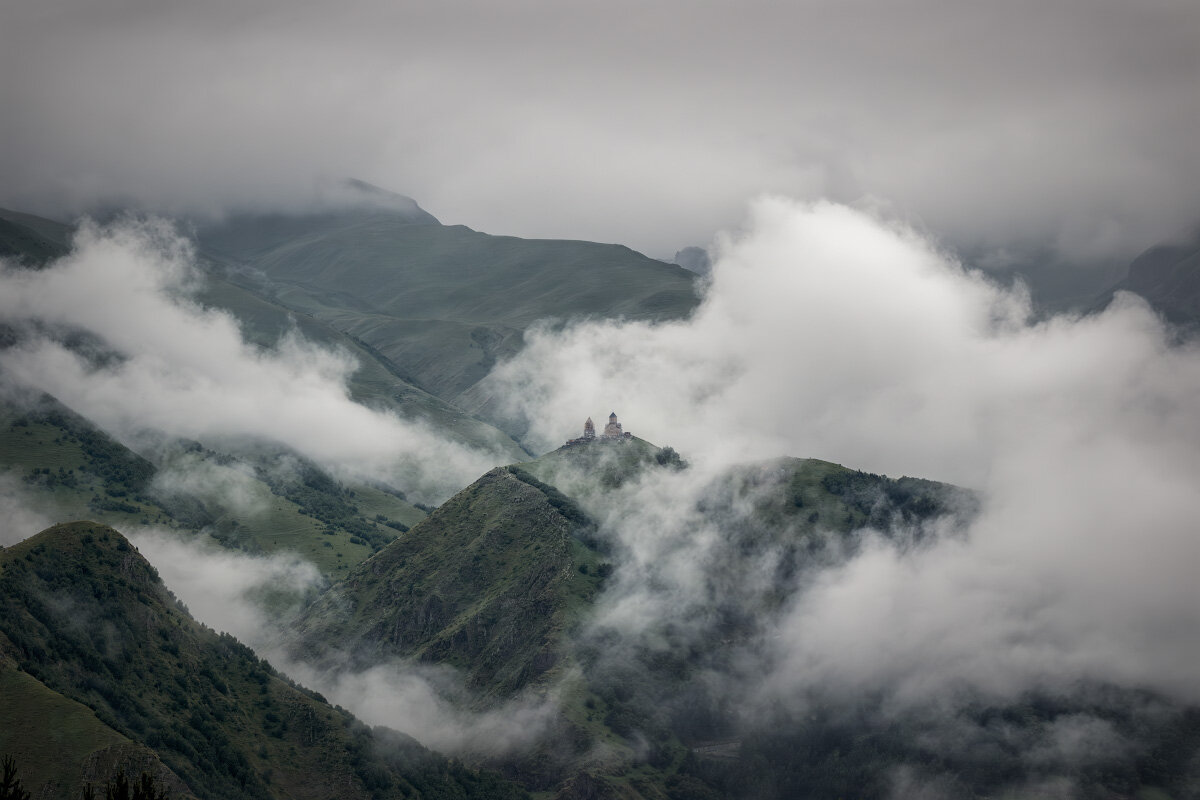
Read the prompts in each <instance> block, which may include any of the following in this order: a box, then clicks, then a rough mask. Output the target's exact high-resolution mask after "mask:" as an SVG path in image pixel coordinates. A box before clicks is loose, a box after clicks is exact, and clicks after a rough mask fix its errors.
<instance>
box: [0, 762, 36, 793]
mask: <svg viewBox="0 0 1200 800" xmlns="http://www.w3.org/2000/svg"><path fill="white" fill-rule="evenodd" d="M0 800H29V792H27V791H25V787H23V786H22V785H21V779H20V778H18V777H17V762H16V761H15V760H14V759H13V757H12V756H5V757H4V762H3V764H2V765H0Z"/></svg>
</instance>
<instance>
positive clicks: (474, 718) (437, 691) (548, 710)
mask: <svg viewBox="0 0 1200 800" xmlns="http://www.w3.org/2000/svg"><path fill="white" fill-rule="evenodd" d="M126 535H127V536H128V537H129V539H130V541H132V542H133V543H134V544H135V545H136V546H137V548H138V550H139V551H140V552H141V554H142V555H143V556H145V557H146V559H147V560H149V561H150V563H151V564H153V565H154V566H155V567H156V568H157V569H158V572H159V575H160V576H161V577H162V579H163V582H164V583H165V584H166V585H167V587H168V588H169V589H170V590H171V591H172V592H174V594H175V595H176V597H178V598H179V599H180V600H181V601H182V602H183V603H184V605H186V606H187V607H188V610H189V611H190V612H191V614H192V616H193V617H195V618H196V619H197V620H199V621H200V622H203V623H204V624H206V625H208V626H209V627H211V628H213V629H214V630H218V631H225V632H228V633H231V634H233V635H234V636H236V637H237V638H238V639H240V640H241V641H242V642H243V643H245V644H247V645H249V646H250V647H252V648H254V649H255V650H256V651H257V652H258V653H259V654H260V655H262V656H263V657H265V658H267V659H269V660H270V662H271V663H272V665H273V666H275V667H276V668H278V669H280V670H282V671H283V672H285V673H286V674H287V675H289V676H290V677H292V678H294V679H296V680H298V681H300V682H301V683H302V684H304V685H305V686H308V687H309V688H312V689H315V690H317V691H319V692H321V693H322V694H323V695H324V696H325V697H326V698H327V699H328V700H329V701H330V702H331V703H335V704H337V705H340V706H342V707H344V708H348V709H349V710H350V711H352V712H353V713H354V714H355V715H356V716H358V717H359V718H360V719H362V720H363V721H365V722H367V723H368V724H371V725H384V726H386V727H389V728H392V729H393V730H397V731H401V732H402V733H407V734H409V735H411V736H413V737H414V738H416V739H418V740H419V741H420V742H421V743H422V744H425V745H427V746H429V747H433V748H436V749H438V750H441V751H443V752H447V753H454V754H459V755H470V756H474V757H480V756H483V757H498V756H505V755H510V754H513V753H519V752H521V751H523V750H524V749H525V748H527V747H529V746H531V745H533V744H535V743H536V742H538V741H539V739H540V738H541V737H542V736H543V735H545V733H546V731H547V730H548V728H549V727H550V726H551V725H552V724H553V722H554V721H555V720H556V718H557V710H556V709H557V704H556V699H555V698H554V697H553V696H537V697H535V696H530V697H521V698H517V699H514V700H510V701H508V702H506V703H503V704H501V705H500V706H499V707H496V708H492V709H491V710H488V711H472V710H470V707H471V706H472V705H474V703H473V700H474V698H472V697H471V695H470V692H469V691H468V690H467V688H466V687H465V686H464V685H463V682H462V679H461V677H460V676H459V675H458V673H456V672H455V671H454V670H453V669H452V668H450V667H446V666H439V665H430V664H424V665H422V664H412V663H406V662H402V661H395V662H391V663H386V664H378V665H375V666H372V667H370V668H368V669H360V670H352V669H349V668H345V667H333V668H329V667H322V668H317V667H316V666H314V665H311V664H308V663H306V662H304V661H302V660H298V659H293V658H290V657H289V656H288V655H287V654H286V647H285V646H284V643H285V642H286V640H287V638H288V632H287V620H288V616H289V613H290V611H289V609H296V608H298V607H299V606H300V605H301V604H302V603H303V602H304V601H305V600H306V599H308V598H309V597H310V596H311V593H312V592H314V591H317V590H319V589H321V588H323V586H324V584H325V581H324V579H323V578H322V577H321V574H320V572H319V571H318V570H317V568H316V567H314V566H313V565H312V564H310V563H308V562H307V561H304V560H303V559H301V558H299V557H298V556H295V555H290V554H276V555H271V556H252V555H247V554H245V553H240V552H236V551H231V550H228V549H225V548H223V547H221V546H220V545H218V544H217V543H216V542H214V541H212V540H210V539H208V538H207V537H194V538H193V537H185V536H181V535H180V534H179V533H178V532H171V531H163V530H157V529H153V528H131V529H128V530H127V531H126ZM325 660H326V661H328V660H329V659H328V658H326V659H325Z"/></svg>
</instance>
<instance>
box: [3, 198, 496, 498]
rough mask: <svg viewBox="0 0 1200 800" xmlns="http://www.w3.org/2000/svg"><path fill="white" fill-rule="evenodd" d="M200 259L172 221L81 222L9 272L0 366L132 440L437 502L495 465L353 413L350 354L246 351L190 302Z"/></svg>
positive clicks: (395, 423) (398, 425) (221, 315)
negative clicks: (216, 452)
mask: <svg viewBox="0 0 1200 800" xmlns="http://www.w3.org/2000/svg"><path fill="white" fill-rule="evenodd" d="M193 259H194V253H193V252H192V248H191V245H190V243H189V242H188V241H187V240H185V239H183V238H182V237H180V236H179V235H178V234H177V233H176V232H175V231H174V230H173V229H172V228H171V227H170V226H169V225H168V224H166V223H164V222H156V221H149V222H137V223H134V222H130V223H126V224H120V225H116V226H114V227H108V228H101V227H98V226H96V225H92V224H85V225H84V226H83V228H82V229H81V230H80V232H79V234H78V235H77V238H76V242H75V247H74V250H73V251H72V252H71V254H69V255H68V256H66V257H64V258H63V259H61V260H59V261H57V262H55V263H53V264H52V265H50V266H48V267H47V268H45V269H43V270H40V271H29V270H23V269H19V268H15V267H8V268H4V269H2V270H0V320H2V321H4V322H6V323H7V324H9V325H11V326H15V327H18V328H20V329H22V330H23V331H24V336H23V338H21V340H20V341H19V342H18V343H17V344H16V345H14V346H12V347H9V348H7V349H5V350H3V351H0V368H2V369H3V371H4V373H5V375H6V376H7V377H8V378H9V379H10V380H13V381H15V382H17V383H19V384H21V385H23V386H25V387H31V388H35V389H37V390H40V391H44V392H47V393H49V394H51V395H54V396H55V397H57V398H58V399H60V400H61V401H62V402H64V403H65V404H67V405H68V406H70V407H71V408H73V409H75V410H76V411H78V412H80V413H81V414H83V415H84V416H86V417H88V418H89V419H91V420H93V421H95V422H96V423H97V424H99V425H100V426H101V427H103V428H104V429H105V430H107V431H109V432H112V433H114V434H115V435H117V436H118V437H120V438H123V439H125V440H126V441H132V440H136V439H137V438H138V437H139V436H141V435H145V434H165V435H167V436H170V437H187V438H192V439H200V440H205V441H210V442H220V441H224V442H226V443H232V444H236V443H239V442H245V441H247V440H260V441H263V440H265V441H274V442H278V443H282V444H284V445H286V446H288V447H291V448H293V449H295V450H296V451H297V452H299V453H301V454H303V455H305V456H307V457H309V458H311V459H313V460H314V461H317V462H318V463H320V464H322V465H323V466H326V467H328V468H335V469H340V470H344V471H349V472H351V473H354V474H358V475H369V476H372V477H374V478H376V479H384V480H392V481H396V482H399V483H401V484H402V485H404V488H406V489H412V490H414V491H415V492H416V494H417V495H418V496H422V495H423V496H427V497H441V496H445V495H446V494H448V493H449V492H451V491H453V490H454V489H457V488H458V487H461V486H462V485H464V484H466V483H468V482H469V481H470V480H472V479H474V478H475V477H476V476H478V475H479V474H481V473H482V472H484V471H486V470H487V469H488V468H489V467H491V466H493V465H494V463H495V461H496V460H497V456H495V455H494V454H491V453H485V452H479V451H475V450H472V449H469V448H467V447H465V446H462V445H459V444H456V443H453V442H450V441H447V440H445V439H443V438H441V437H440V436H439V435H437V434H436V433H434V432H433V431H431V430H430V429H429V428H427V427H425V426H424V425H422V424H419V423H416V422H413V421H410V420H406V419H402V418H400V417H398V416H396V415H395V414H390V413H385V412H381V411H376V410H372V409H369V408H366V407H364V406H362V405H359V404H357V403H355V402H353V401H352V400H351V399H350V397H349V395H348V393H347V389H346V381H347V380H348V378H349V376H350V375H351V374H352V373H353V371H354V370H355V369H356V363H355V361H354V359H353V358H352V357H351V356H350V355H349V354H347V353H345V352H343V351H338V350H331V349H326V348H322V347H318V346H316V345H314V344H312V343H310V342H308V341H306V340H304V339H303V338H302V337H301V336H300V335H299V334H298V333H295V332H293V333H290V334H288V335H286V336H284V337H283V338H282V339H281V340H280V341H279V342H278V343H277V344H276V345H275V346H274V347H271V348H267V349H262V348H257V347H254V346H252V345H250V344H248V343H247V342H246V341H245V340H244V338H243V337H242V335H241V331H240V330H239V328H238V323H237V321H236V320H235V319H234V318H233V317H232V316H231V315H229V314H227V313H225V312H222V311H219V310H216V309H212V308H204V307H201V306H199V305H198V304H196V303H195V302H194V301H192V300H191V299H190V297H191V292H192V291H193V290H194V289H195V288H196V287H197V286H198V284H199V282H200V281H202V280H203V276H202V275H201V274H200V272H199V271H198V270H197V269H196V267H195V266H194V263H193ZM80 334H83V341H85V342H87V343H88V347H86V348H84V347H80V346H78V341H79V340H80V339H81V337H80ZM68 337H73V338H74V340H75V341H76V344H75V346H73V347H68V346H67V345H66V344H64V342H65V341H67V339H68ZM87 351H90V353H91V357H87V356H85V355H84V353H85V352H87Z"/></svg>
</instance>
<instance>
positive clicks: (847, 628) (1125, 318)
mask: <svg viewBox="0 0 1200 800" xmlns="http://www.w3.org/2000/svg"><path fill="white" fill-rule="evenodd" d="M720 251H721V252H720V257H719V258H718V260H717V262H716V264H715V266H714V277H713V284H712V287H711V290H710V292H709V295H708V297H707V298H706V299H705V301H704V304H703V306H702V307H701V308H700V309H699V310H698V311H697V313H696V315H695V316H694V318H693V319H691V320H689V321H686V322H679V323H669V324H663V325H645V324H624V323H619V322H607V323H589V324H584V325H577V326H575V327H572V328H568V329H567V330H565V331H563V332H559V333H556V332H552V331H549V330H544V331H540V332H538V333H535V334H534V335H533V336H532V337H531V341H530V344H529V346H528V347H527V349H526V350H525V351H523V352H522V353H521V354H520V355H518V356H517V357H516V358H515V359H514V360H513V361H511V362H509V363H507V364H504V365H502V366H501V367H499V368H498V369H497V370H496V372H495V373H494V375H493V377H492V380H493V381H494V382H495V387H496V388H497V389H498V390H504V389H507V390H508V394H509V396H510V397H511V398H513V404H514V410H515V411H516V412H517V413H522V414H524V415H525V416H527V417H528V419H529V420H530V421H531V424H532V432H533V436H534V437H536V438H538V439H539V441H540V443H542V444H544V445H550V444H552V443H554V442H555V440H557V439H561V438H565V437H564V433H569V432H571V431H573V430H575V429H576V428H577V427H578V424H579V422H578V420H579V419H580V418H581V417H583V416H584V415H586V414H588V413H593V414H594V413H595V411H596V409H599V408H603V409H607V408H609V407H610V406H611V407H613V408H615V409H616V410H617V411H618V412H619V413H620V414H621V417H622V420H623V421H624V423H625V425H626V427H627V428H628V429H630V430H632V431H633V432H634V433H636V434H638V435H641V436H643V437H645V438H647V439H650V440H651V441H655V442H657V443H659V444H669V445H672V446H674V447H676V448H677V449H679V450H680V451H681V452H682V453H683V454H684V456H685V457H688V458H691V459H692V460H693V461H694V462H695V464H696V474H697V476H698V479H697V480H696V481H695V484H694V485H693V486H691V487H690V488H689V486H688V485H687V484H686V482H684V481H682V479H680V478H677V477H668V478H666V479H664V481H665V482H664V483H663V484H662V485H660V486H658V487H652V486H642V487H637V488H636V490H635V491H631V492H628V493H627V494H626V495H625V496H624V497H625V499H626V500H627V501H630V502H633V501H637V500H639V495H638V493H641V495H642V497H641V498H640V499H643V500H646V501H647V502H646V504H645V505H641V506H639V505H632V506H630V507H628V508H625V509H624V510H623V511H622V512H621V513H615V512H614V514H613V516H612V518H611V519H610V520H609V522H610V525H611V530H612V531H613V532H614V534H615V535H617V536H619V537H623V539H624V540H625V543H626V545H627V547H628V550H629V552H630V553H631V554H633V555H632V558H633V561H634V563H635V564H647V563H649V564H652V565H653V566H654V569H653V572H652V573H651V577H648V578H647V579H646V580H643V581H641V584H639V585H640V588H641V590H644V591H645V593H647V594H649V595H652V596H653V595H656V594H657V595H658V597H659V599H665V598H668V597H670V596H674V595H677V594H679V593H688V592H691V595H690V596H693V597H694V596H696V594H695V591H696V584H697V582H698V581H700V580H712V579H714V576H717V575H718V573H719V571H720V570H722V569H726V568H727V565H725V564H721V563H712V562H711V561H710V562H705V560H704V558H703V555H704V553H705V552H706V548H707V545H706V542H708V540H709V538H710V537H711V536H712V535H713V532H712V531H710V530H708V529H707V528H706V527H704V526H703V525H697V524H695V520H694V519H693V517H695V515H694V514H688V513H686V512H687V509H688V504H689V503H691V502H694V501H695V499H696V498H698V497H700V496H701V495H700V494H699V493H698V492H699V490H700V488H701V487H702V486H703V481H704V480H707V479H708V477H709V476H711V475H713V474H716V472H717V471H718V470H719V468H720V467H721V466H722V465H728V464H730V463H734V462H736V461H739V460H744V459H750V458H756V459H757V458H767V457H773V456H778V455H783V454H789V455H797V456H814V457H819V458H825V459H828V460H834V461H838V462H841V463H844V464H847V465H848V466H851V467H856V468H861V469H867V470H869V471H873V472H883V473H887V474H891V475H901V474H908V475H918V476H922V477H931V478H937V479H942V480H948V481H952V482H957V483H960V484H963V485H967V486H970V487H972V488H976V489H979V490H980V491H981V493H982V498H983V508H982V511H981V513H980V515H979V517H978V518H977V519H976V521H975V522H974V523H973V524H972V526H971V528H970V530H969V531H968V534H967V536H966V537H965V538H962V537H946V538H944V539H942V540H941V541H940V542H939V543H937V544H936V545H935V546H933V547H929V548H920V549H916V550H905V551H901V550H899V549H897V548H895V547H893V546H891V545H889V544H887V543H886V542H885V541H883V540H879V541H875V542H873V543H869V544H868V546H867V547H865V548H864V550H863V551H862V552H861V554H859V555H858V556H857V557H855V558H853V559H852V560H851V561H850V562H849V563H847V564H845V565H844V566H842V567H840V568H837V569H833V570H829V571H827V572H825V573H823V574H822V575H821V577H820V578H819V580H818V581H817V582H816V583H815V585H813V586H812V587H810V588H809V589H808V590H807V591H805V592H803V593H802V594H801V595H800V596H799V597H798V598H796V599H795V601H794V602H793V603H792V604H791V605H790V606H789V607H788V608H787V609H786V610H785V613H784V614H783V616H782V618H781V621H780V624H779V627H778V629H777V630H775V631H774V633H775V634H776V636H777V638H775V639H773V640H771V641H772V647H773V649H774V651H775V656H776V657H777V659H778V662H777V663H778V667H777V669H775V670H774V672H773V673H772V675H771V678H770V680H769V681H768V682H767V683H766V684H765V685H764V687H763V691H764V693H765V695H766V697H768V698H771V699H772V700H773V701H777V700H779V699H785V700H786V699H789V698H798V697H800V696H801V695H802V694H803V693H804V690H805V689H807V688H811V687H825V688H830V689H840V690H842V691H845V692H848V693H855V692H860V691H862V690H865V689H872V688H874V689H882V688H886V689H888V690H889V691H890V693H891V696H892V698H893V700H895V701H896V702H900V703H905V704H907V703H910V702H911V703H920V702H925V701H927V700H929V699H930V698H931V697H934V696H939V695H940V696H942V697H949V696H953V693H952V692H948V690H949V689H951V688H955V687H957V688H969V689H972V690H975V691H982V692H986V693H992V694H995V695H997V696H1011V695H1012V694H1013V693H1016V692H1020V691H1023V690H1026V689H1030V688H1035V687H1044V686H1064V685H1069V684H1070V683H1071V682H1072V681H1075V680H1079V679H1094V680H1100V681H1113V682H1116V683H1118V684H1120V685H1124V686H1131V687H1142V688H1152V689H1155V690H1158V691H1161V692H1164V693H1167V694H1169V695H1171V696H1173V697H1177V698H1182V699H1185V700H1193V701H1194V700H1197V699H1200V681H1197V679H1196V677H1195V673H1194V671H1193V670H1190V669H1189V668H1188V665H1189V664H1192V663H1195V661H1196V659H1197V657H1200V612H1198V611H1197V609H1200V588H1197V587H1198V585H1197V583H1196V582H1195V581H1194V580H1193V579H1192V576H1191V570H1192V567H1193V565H1195V564H1196V563H1200V537H1198V536H1197V535H1196V533H1195V531H1196V527H1195V523H1194V510H1195V508H1197V507H1198V505H1200V481H1198V480H1197V479H1198V478H1200V422H1198V421H1197V419H1196V417H1195V414H1194V398H1195V397H1196V396H1197V395H1198V393H1200V353H1198V352H1197V350H1196V347H1195V346H1194V345H1192V344H1190V343H1189V344H1183V345H1171V344H1169V341H1170V337H1171V332H1170V331H1168V330H1167V329H1166V328H1165V327H1164V325H1163V323H1162V322H1161V321H1160V320H1159V319H1158V318H1156V316H1155V315H1154V314H1153V313H1152V312H1151V311H1150V309H1149V308H1148V307H1147V306H1146V305H1145V303H1143V302H1142V301H1140V300H1139V299H1137V298H1135V297H1132V296H1121V297H1118V299H1117V301H1116V302H1115V303H1114V304H1113V306H1112V307H1111V308H1109V309H1108V310H1107V311H1106V312H1104V313H1102V314H1099V315H1096V316H1092V317H1086V318H1077V317H1065V316H1064V317H1056V318H1053V319H1049V320H1044V321H1037V320H1035V319H1033V318H1031V316H1030V314H1029V307H1028V303H1027V298H1026V297H1025V296H1024V294H1023V293H1022V292H1021V291H1019V289H1018V290H1010V289H1005V288H1002V287H999V286H996V285H994V284H992V283H989V282H988V281H987V280H985V279H984V278H983V277H981V276H980V275H978V274H973V273H970V272H966V271H964V270H963V269H962V268H961V267H959V266H958V265H957V264H955V263H953V262H951V261H949V260H947V258H945V257H944V256H943V255H941V254H940V253H939V252H938V251H937V250H936V249H935V248H933V247H932V246H930V245H929V244H928V243H927V242H926V241H924V240H923V239H921V238H920V237H919V236H917V235H915V234H914V233H912V232H911V231H910V230H907V229H905V228H903V227H898V226H896V225H893V224H890V223H885V222H881V221H880V220H878V219H875V218H873V217H871V216H870V215H868V214H865V213H862V212H859V211H854V210H851V209H849V208H846V207H842V206H836V205H831V204H827V203H821V204H815V205H809V204H798V203H794V202H790V201H786V200H781V199H768V200H764V201H761V202H759V203H758V204H756V206H755V207H754V209H753V212H752V214H751V218H750V221H749V223H748V225H747V226H746V230H745V231H744V232H742V233H741V234H739V235H737V236H734V237H730V238H729V239H728V240H726V241H724V242H723V243H722V245H721V248H720ZM671 481H675V482H681V485H679V486H673V485H671V483H670V482H671ZM663 496H666V497H671V498H674V500H673V501H671V502H669V503H668V504H665V505H663V506H662V508H660V507H659V506H658V505H656V503H659V502H660V501H661V500H662V497H663ZM663 508H665V509H668V510H667V511H665V512H663V513H659V511H661V510H662V509H663ZM670 509H674V511H672V510H670ZM642 523H645V524H642ZM689 544H690V545H691V546H688V545H689ZM638 553H647V554H650V555H649V556H647V557H645V558H641V557H639V556H638V555H637V554H638ZM697 565H699V568H700V571H699V572H697ZM618 574H619V571H618ZM617 586H618V588H619V592H617V593H616V594H614V596H610V598H609V602H611V603H614V604H615V605H616V607H618V608H619V607H621V606H620V603H621V600H622V599H624V598H628V597H636V596H637V594H636V593H637V591H638V586H630V585H626V584H622V583H620V582H618V584H617ZM632 605H633V606H637V605H638V603H633V604H632ZM670 605H671V603H669V602H664V603H663V604H662V607H663V608H667V607H669V606H670Z"/></svg>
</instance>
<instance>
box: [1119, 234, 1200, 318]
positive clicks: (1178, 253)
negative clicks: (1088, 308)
mask: <svg viewBox="0 0 1200 800" xmlns="http://www.w3.org/2000/svg"><path fill="white" fill-rule="evenodd" d="M1120 290H1124V291H1130V292H1134V293H1136V294H1139V295H1141V296H1142V297H1144V298H1146V299H1147V300H1148V301H1150V305H1152V306H1153V307H1154V308H1155V310H1156V311H1158V312H1159V313H1161V314H1162V315H1163V316H1164V317H1166V318H1167V319H1168V320H1169V321H1171V322H1174V323H1177V324H1184V325H1195V324H1197V323H1200V227H1197V228H1196V229H1194V230H1193V231H1192V232H1191V234H1190V236H1189V237H1187V238H1183V239H1182V240H1181V241H1179V242H1175V243H1164V244H1159V245H1155V246H1154V247H1151V248H1149V249H1148V250H1146V251H1145V252H1144V253H1142V254H1141V255H1139V256H1138V257H1137V258H1135V259H1134V260H1133V262H1132V263H1131V264H1130V265H1129V274H1128V275H1127V276H1126V277H1125V279H1124V280H1122V281H1121V282H1120V283H1118V284H1117V285H1116V286H1115V287H1113V288H1112V289H1111V290H1109V291H1108V292H1106V293H1105V294H1104V295H1103V296H1102V297H1101V298H1100V299H1099V300H1098V301H1097V304H1096V305H1097V307H1104V306H1106V305H1108V303H1109V301H1110V300H1111V299H1112V294H1113V292H1116V291H1120Z"/></svg>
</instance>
